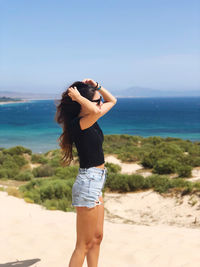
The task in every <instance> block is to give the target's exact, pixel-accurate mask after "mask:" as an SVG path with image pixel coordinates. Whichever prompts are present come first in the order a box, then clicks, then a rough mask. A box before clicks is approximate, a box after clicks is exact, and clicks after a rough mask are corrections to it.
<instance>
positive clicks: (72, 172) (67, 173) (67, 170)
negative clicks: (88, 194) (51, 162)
mask: <svg viewBox="0 0 200 267" xmlns="http://www.w3.org/2000/svg"><path fill="white" fill-rule="evenodd" d="M78 169H79V167H78V166H67V167H59V168H56V170H55V175H54V177H53V178H56V179H57V178H59V179H65V180H66V179H75V178H76V176H77V174H78Z"/></svg>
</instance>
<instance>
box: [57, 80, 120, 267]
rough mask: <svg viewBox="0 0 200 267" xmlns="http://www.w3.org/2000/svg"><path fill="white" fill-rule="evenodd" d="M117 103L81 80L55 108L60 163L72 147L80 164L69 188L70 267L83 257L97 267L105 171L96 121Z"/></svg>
mask: <svg viewBox="0 0 200 267" xmlns="http://www.w3.org/2000/svg"><path fill="white" fill-rule="evenodd" d="M100 94H101V95H100ZM102 96H103V99H104V102H103V101H102ZM116 102H117V99H116V98H115V97H114V96H113V95H112V94H111V93H109V92H108V91H107V90H106V89H105V88H103V87H102V86H101V85H99V84H98V83H97V82H95V81H93V80H92V79H84V80H83V81H82V82H79V81H78V82H75V83H73V84H72V85H71V86H70V87H69V88H68V89H67V90H66V91H65V92H64V93H63V94H62V99H61V103H60V104H59V106H58V107H57V113H56V121H57V122H58V123H59V124H61V125H62V127H63V133H62V135H61V136H60V138H59V145H60V147H61V149H62V152H63V162H64V164H66V165H69V164H70V162H71V161H72V159H73V155H72V144H73V143H75V146H76V148H77V152H78V157H79V164H80V167H79V172H78V175H77V177H76V180H75V183H74V185H73V187H72V205H73V206H75V207H76V213H77V217H76V218H77V220H76V231H77V240H76V246H75V249H74V252H73V254H72V256H71V259H70V263H69V267H81V266H82V265H83V262H84V259H85V256H86V257H87V264H88V267H97V265H98V258H99V250H100V243H101V241H102V238H103V221H104V206H103V198H102V189H103V187H104V184H105V181H106V177H107V169H106V167H105V166H104V163H105V161H104V153H103V149H102V143H103V140H104V135H103V132H102V130H101V128H100V127H99V125H98V123H97V120H98V119H99V118H100V117H102V116H103V115H104V114H106V113H107V112H108V111H109V110H110V109H111V108H112V107H113V106H114V105H115V104H116Z"/></svg>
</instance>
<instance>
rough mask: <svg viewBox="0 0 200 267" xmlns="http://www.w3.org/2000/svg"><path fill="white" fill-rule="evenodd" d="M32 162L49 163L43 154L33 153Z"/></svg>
mask: <svg viewBox="0 0 200 267" xmlns="http://www.w3.org/2000/svg"><path fill="white" fill-rule="evenodd" d="M31 162H32V163H41V164H46V163H48V159H47V158H45V157H44V156H43V155H40V154H33V155H32V157H31Z"/></svg>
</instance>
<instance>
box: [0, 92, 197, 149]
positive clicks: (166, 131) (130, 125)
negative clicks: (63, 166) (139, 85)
mask: <svg viewBox="0 0 200 267" xmlns="http://www.w3.org/2000/svg"><path fill="white" fill-rule="evenodd" d="M55 110H56V108H55V104H54V101H53V100H38V101H30V102H26V103H15V104H7V105H0V146H1V147H5V148H8V147H12V146H16V145H23V146H25V147H28V148H30V149H32V150H33V152H46V151H48V150H51V149H55V148H59V146H58V142H57V138H58V137H59V135H60V134H61V132H62V131H61V128H60V127H59V125H57V124H56V122H55V121H54V115H55ZM98 124H99V125H100V127H101V128H102V130H103V132H104V134H105V135H106V134H130V135H140V136H143V137H148V136H161V137H168V136H170V137H178V138H182V139H189V140H191V141H200V97H176V98H175V97H173V98H170V97H168V98H119V99H118V101H117V104H116V105H115V106H114V107H113V109H111V110H110V111H109V112H108V113H107V114H106V115H104V116H103V117H102V118H100V119H99V120H98Z"/></svg>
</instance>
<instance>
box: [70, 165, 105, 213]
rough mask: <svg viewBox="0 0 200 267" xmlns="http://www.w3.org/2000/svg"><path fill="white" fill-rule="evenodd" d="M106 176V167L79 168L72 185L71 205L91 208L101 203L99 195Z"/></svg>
mask: <svg viewBox="0 0 200 267" xmlns="http://www.w3.org/2000/svg"><path fill="white" fill-rule="evenodd" d="M106 178H107V168H106V167H105V168H104V169H100V168H97V167H90V168H79V172H78V175H77V176H76V180H75V182H74V184H73V187H72V206H76V207H88V208H93V207H95V206H96V205H101V204H102V203H101V202H100V201H99V197H100V196H102V189H103V187H104V185H105V182H106Z"/></svg>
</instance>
